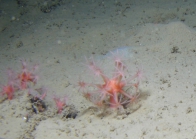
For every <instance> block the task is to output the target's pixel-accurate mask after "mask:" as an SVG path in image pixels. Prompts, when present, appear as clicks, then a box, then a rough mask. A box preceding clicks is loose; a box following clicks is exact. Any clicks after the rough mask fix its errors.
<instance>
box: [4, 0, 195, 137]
mask: <svg viewBox="0 0 196 139" xmlns="http://www.w3.org/2000/svg"><path fill="white" fill-rule="evenodd" d="M121 4H122V6H120V4H119V3H115V2H113V1H111V2H105V3H98V2H93V1H91V2H89V3H88V2H87V3H85V2H83V3H81V2H73V3H71V4H70V3H67V4H65V5H61V6H59V7H58V8H57V9H55V10H54V11H52V12H51V13H48V14H44V13H41V12H40V11H38V10H37V9H36V8H35V9H34V10H32V9H31V10H30V11H29V12H28V13H27V14H26V15H24V16H21V17H19V15H18V14H17V11H18V9H17V8H16V7H17V6H16V5H15V4H13V3H11V2H10V3H9V5H7V7H1V9H0V10H4V12H1V16H0V18H1V19H0V25H1V26H0V27H1V33H0V39H1V41H0V47H1V51H0V64H1V66H0V74H1V78H0V83H1V84H5V83H6V76H5V71H6V69H7V68H8V67H9V68H12V69H14V70H19V69H21V63H20V62H19V60H20V59H26V60H27V62H28V64H29V65H32V64H34V63H38V64H39V65H40V67H39V72H38V73H39V75H40V80H39V81H38V84H37V85H36V86H35V88H36V87H40V86H42V85H43V86H46V87H47V88H48V89H49V92H48V96H47V97H46V100H45V102H46V104H47V106H48V109H47V111H46V112H44V113H39V114H32V115H30V118H29V121H28V122H25V119H24V117H25V116H26V115H27V114H29V112H30V111H31V110H28V109H27V108H30V107H31V106H30V103H29V100H28V98H27V95H26V92H25V91H21V92H18V93H16V95H15V97H14V99H13V100H11V101H8V100H4V98H3V97H1V103H0V111H1V113H0V138H5V139H16V138H17V139H18V138H20V139H22V138H23V139H27V138H29V139H31V138H36V139H54V138H58V139H65V138H66V139H77V138H78V139H96V138H99V139H163V138H164V139H166V138H167V139H184V138H188V139H194V138H195V137H196V133H195V129H196V125H195V122H196V120H195V112H196V107H195V106H196V95H195V91H196V75H195V74H194V71H195V69H196V66H195V65H196V60H195V56H196V47H195V46H196V31H195V30H194V26H195V22H196V21H195V17H194V16H195V13H194V10H195V7H194V2H192V1H186V2H185V1H183V2H181V3H180V2H177V3H176V2H175V1H173V2H171V1H168V3H167V2H165V3H161V1H160V2H159V1H157V2H149V3H146V2H140V3H136V2H135V3H132V4H133V5H129V6H130V8H128V9H126V7H127V4H129V2H124V3H123V2H121ZM5 5H6V4H5V3H4V4H2V6H5ZM9 6H13V8H12V9H11V8H10V7H9ZM14 7H15V9H14ZM172 8H173V9H172ZM124 9H126V10H125V12H123V14H122V11H124ZM93 10H95V13H94V12H93ZM73 12H75V15H74V16H73V15H72V13H73ZM123 15H124V16H123ZM12 16H14V17H15V18H16V19H15V20H14V21H12V22H10V19H11V17H12ZM94 17H95V18H94ZM17 18H19V20H18V21H17ZM184 20H185V21H184ZM182 21H184V23H183V22H182ZM61 24H62V25H61ZM188 26H189V27H188ZM20 42H22V45H21V43H20ZM17 46H18V47H17ZM121 47H122V50H124V52H125V51H128V53H127V52H126V53H124V55H125V56H126V57H127V60H126V61H125V64H126V65H127V69H128V70H129V71H130V72H129V74H130V75H132V74H134V73H135V71H136V70H137V68H138V67H142V68H143V70H144V73H145V77H146V78H145V79H144V81H143V82H142V84H141V86H140V90H141V96H140V98H139V102H138V103H137V104H134V105H133V106H131V108H130V112H131V113H130V114H129V115H126V114H116V112H113V113H111V114H106V113H102V114H101V115H100V113H101V110H99V109H98V110H97V108H96V106H95V105H94V104H92V103H91V102H89V101H88V100H86V99H85V98H84V97H83V96H82V94H81V93H79V92H78V88H76V87H75V85H76V84H77V81H79V79H82V80H84V81H86V82H89V83H90V82H97V83H98V82H100V81H101V80H100V79H96V78H94V76H93V75H92V74H91V73H90V72H89V71H88V70H86V69H87V67H85V66H84V64H82V63H85V57H91V56H93V57H94V59H95V61H96V63H98V65H99V66H100V67H101V68H102V69H103V70H104V72H105V74H107V75H108V76H110V75H111V72H112V70H113V69H114V66H113V61H112V60H111V58H110V57H109V55H110V54H109V52H110V51H115V50H116V49H117V48H121ZM173 48H178V50H177V51H175V52H174V53H173ZM89 77H90V78H89ZM53 94H56V95H57V96H62V97H63V96H67V97H68V105H74V106H75V109H76V110H78V111H79V113H78V116H77V117H76V119H66V118H62V114H56V108H55V104H54V102H53V100H52V95H53ZM134 108H135V110H134V111H133V110H131V109H134ZM127 111H129V109H128V110H127Z"/></svg>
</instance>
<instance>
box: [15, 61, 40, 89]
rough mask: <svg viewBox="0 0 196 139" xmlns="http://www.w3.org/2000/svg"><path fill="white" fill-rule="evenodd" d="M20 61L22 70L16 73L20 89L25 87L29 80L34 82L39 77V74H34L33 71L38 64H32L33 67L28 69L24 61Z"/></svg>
mask: <svg viewBox="0 0 196 139" xmlns="http://www.w3.org/2000/svg"><path fill="white" fill-rule="evenodd" d="M21 62H22V72H20V73H19V74H18V79H19V81H20V87H21V89H27V88H28V83H29V82H32V83H33V84H36V83H37V80H38V79H39V76H37V75H36V74H35V72H36V71H37V69H38V65H34V66H33V68H32V69H31V70H29V69H28V68H27V64H26V61H21Z"/></svg>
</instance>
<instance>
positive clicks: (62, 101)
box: [53, 96, 67, 113]
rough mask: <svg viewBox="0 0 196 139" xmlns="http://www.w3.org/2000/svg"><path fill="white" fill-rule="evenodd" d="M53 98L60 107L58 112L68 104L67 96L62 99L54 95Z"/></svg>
mask: <svg viewBox="0 0 196 139" xmlns="http://www.w3.org/2000/svg"><path fill="white" fill-rule="evenodd" d="M53 100H54V101H55V103H56V107H57V109H58V113H61V112H62V110H63V108H64V106H66V101H67V97H64V98H63V99H62V100H61V98H58V97H56V96H54V97H53Z"/></svg>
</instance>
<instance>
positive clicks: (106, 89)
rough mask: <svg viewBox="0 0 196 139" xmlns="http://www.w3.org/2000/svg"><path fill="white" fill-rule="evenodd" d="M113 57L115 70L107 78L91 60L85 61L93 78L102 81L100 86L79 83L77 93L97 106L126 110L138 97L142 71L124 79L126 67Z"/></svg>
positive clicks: (116, 57) (118, 58) (120, 60)
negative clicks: (98, 78) (80, 93)
mask: <svg viewBox="0 0 196 139" xmlns="http://www.w3.org/2000/svg"><path fill="white" fill-rule="evenodd" d="M113 55H114V64H115V70H114V72H113V76H112V77H111V78H109V77H108V76H106V75H105V74H104V72H103V71H102V70H101V69H100V68H99V67H98V66H97V65H96V64H95V62H94V60H93V58H90V59H88V60H86V61H87V64H86V65H87V66H88V68H89V69H90V70H91V71H93V73H94V75H95V77H96V78H97V77H100V78H102V80H103V83H101V84H93V83H86V82H84V81H79V82H78V85H79V91H80V92H82V93H83V95H84V96H85V97H86V98H87V99H88V100H90V101H91V102H93V103H94V104H95V105H97V106H109V107H110V108H114V109H117V108H126V107H127V105H128V104H130V103H133V102H135V101H136V100H137V98H138V97H139V95H140V92H139V85H140V82H141V79H142V76H143V72H142V70H138V71H137V72H136V74H135V75H133V76H132V77H126V75H125V71H126V66H125V65H124V63H123V60H122V59H121V58H120V57H119V56H116V55H115V54H113Z"/></svg>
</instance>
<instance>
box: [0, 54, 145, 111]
mask: <svg viewBox="0 0 196 139" xmlns="http://www.w3.org/2000/svg"><path fill="white" fill-rule="evenodd" d="M112 54H113V53H112ZM113 56H114V65H115V70H114V71H113V76H112V77H111V78H109V77H108V76H107V75H106V74H104V72H103V71H102V70H101V68H99V67H98V66H97V65H96V64H95V62H94V60H93V58H90V59H86V62H87V64H85V65H87V66H88V68H89V69H90V70H91V71H93V73H94V75H95V77H96V79H97V78H98V77H99V78H101V79H102V83H100V84H96V83H86V82H84V81H79V82H78V86H79V92H82V93H83V95H84V96H85V97H86V98H87V99H88V100H90V101H91V102H93V103H94V104H95V105H97V106H99V107H101V106H108V107H110V108H112V109H119V108H126V107H127V106H128V105H129V104H131V103H134V102H135V101H137V99H138V97H139V95H140V92H139V85H140V83H141V79H142V78H143V73H142V70H137V72H136V73H135V74H134V75H133V76H127V75H126V74H125V72H126V71H127V68H126V66H125V64H124V63H123V60H122V59H121V58H120V57H119V56H117V55H115V54H113ZM21 63H22V69H21V71H20V72H18V73H15V72H14V71H13V70H11V69H8V71H7V77H8V82H7V84H5V85H3V86H1V92H0V94H1V95H3V96H7V98H8V99H9V100H12V99H13V98H14V94H15V93H16V92H17V91H19V90H24V89H26V90H28V95H31V96H32V97H31V99H30V101H31V102H32V103H33V105H32V107H33V108H34V107H37V109H34V110H33V111H34V112H35V113H37V110H38V111H39V112H43V111H44V110H45V109H46V105H45V103H44V102H43V100H44V98H45V97H46V94H47V89H45V88H43V87H41V88H38V89H34V85H35V84H36V83H37V81H38V79H39V76H38V75H37V74H36V72H37V69H38V65H34V66H32V67H31V68H29V67H27V64H26V61H21ZM32 86H33V87H32ZM53 100H54V102H55V104H56V107H57V113H61V112H62V111H63V109H64V107H65V106H67V105H66V102H67V98H66V97H65V98H58V97H56V96H54V97H53Z"/></svg>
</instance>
